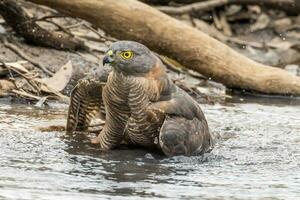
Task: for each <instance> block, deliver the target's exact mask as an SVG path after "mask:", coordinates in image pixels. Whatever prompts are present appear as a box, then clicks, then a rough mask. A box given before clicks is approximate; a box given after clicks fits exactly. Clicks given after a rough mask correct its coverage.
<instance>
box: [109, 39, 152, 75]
mask: <svg viewBox="0 0 300 200" xmlns="http://www.w3.org/2000/svg"><path fill="white" fill-rule="evenodd" d="M156 62H157V57H156V56H155V55H154V54H153V53H152V52H151V51H150V50H149V49H148V48H147V47H146V46H144V45H142V44H140V43H138V42H133V41H118V42H115V43H113V44H112V45H111V46H110V48H109V49H108V51H107V52H106V55H105V57H104V58H103V65H105V64H110V65H111V66H112V68H113V70H115V71H117V72H121V73H123V74H126V75H133V76H139V75H143V74H146V73H148V72H149V71H150V70H151V69H152V68H153V67H154V65H155V63H156Z"/></svg>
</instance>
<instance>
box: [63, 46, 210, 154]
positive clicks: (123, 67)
mask: <svg viewBox="0 0 300 200" xmlns="http://www.w3.org/2000/svg"><path fill="white" fill-rule="evenodd" d="M103 64H109V65H111V67H112V72H111V73H110V74H109V75H108V77H107V80H104V83H103V82H98V81H91V80H90V81H88V80H85V81H81V82H79V83H78V84H77V86H76V87H75V89H74V90H73V92H72V94H71V104H70V107H69V115H68V120H67V133H72V132H74V131H79V130H85V129H86V127H87V126H88V124H89V123H90V121H91V120H92V119H93V117H94V116H95V114H96V113H100V117H102V119H104V120H105V125H104V127H103V129H102V131H101V132H100V133H99V135H98V137H97V138H96V140H94V142H96V143H99V145H100V148H101V149H102V150H109V149H113V148H117V147H118V146H119V145H120V144H121V143H124V142H125V143H126V144H127V145H132V146H133V145H136V146H142V147H146V148H154V149H159V150H160V151H162V152H163V153H164V154H166V155H167V156H173V155H193V154H202V153H205V152H208V151H210V150H211V149H212V147H213V135H212V134H211V133H210V131H209V129H208V125H207V121H206V119H205V116H204V114H203V112H202V111H201V109H200V107H199V105H198V103H197V102H196V101H195V100H194V99H192V98H191V97H190V96H189V95H188V94H187V93H186V92H185V91H183V90H182V89H180V88H178V87H177V86H176V85H175V84H174V83H173V82H172V81H171V79H170V78H169V77H168V75H167V73H166V67H165V65H164V64H163V63H162V61H161V60H160V59H159V58H158V57H157V56H156V55H155V54H154V53H153V52H151V51H150V50H149V49H148V48H147V47H145V46H144V45H142V44H140V43H137V42H133V41H118V42H115V43H113V44H112V45H111V47H110V48H109V50H108V52H107V54H106V56H105V57H104V59H103Z"/></svg>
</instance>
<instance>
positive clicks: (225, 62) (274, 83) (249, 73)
mask: <svg viewBox="0 0 300 200" xmlns="http://www.w3.org/2000/svg"><path fill="white" fill-rule="evenodd" d="M27 1H31V2H35V3H38V4H43V5H46V6H50V7H52V8H54V9H57V10H59V11H60V12H62V13H65V14H69V15H71V16H73V17H80V18H83V19H85V20H87V21H90V22H91V23H93V24H94V25H95V26H98V27H101V28H102V29H103V30H104V31H106V32H107V33H109V34H111V35H112V36H114V37H116V38H119V39H127V40H135V41H138V42H141V43H143V44H145V45H147V46H148V47H150V48H151V49H152V50H154V51H157V52H159V53H160V54H164V55H166V56H169V57H170V58H173V59H174V60H177V61H179V62H180V63H181V64H183V65H184V66H186V67H188V68H190V69H192V70H195V71H198V72H200V73H201V74H203V75H205V76H207V77H210V78H212V79H213V80H215V81H219V82H221V83H223V84H225V85H226V86H228V87H231V88H242V89H250V90H255V91H259V92H263V93H271V94H294V95H300V77H296V76H294V75H292V74H290V73H288V72H286V71H284V70H282V69H278V68H273V67H270V66H266V65H263V64H260V63H257V62H255V61H252V60H250V59H249V58H247V57H245V56H243V55H241V54H239V53H237V52H236V51H234V50H233V49H231V48H230V47H228V46H226V45H225V44H223V43H221V42H219V41H217V40H215V39H213V38H212V37H210V36H208V35H206V34H204V33H202V32H201V31H198V30H196V29H194V28H192V27H190V26H188V25H185V24H184V23H182V22H180V21H178V20H176V19H174V18H172V17H170V16H168V15H166V14H163V13H162V12H160V11H158V10H156V9H154V8H151V7H150V6H148V5H146V4H144V3H141V2H138V1H135V0H127V1H123V0H115V1H111V0H101V1H98V0H27Z"/></svg>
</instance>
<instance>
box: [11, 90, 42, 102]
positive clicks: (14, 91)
mask: <svg viewBox="0 0 300 200" xmlns="http://www.w3.org/2000/svg"><path fill="white" fill-rule="evenodd" d="M12 92H13V93H15V94H17V95H20V96H23V97H27V98H30V99H34V100H40V99H41V97H38V96H35V95H33V94H29V93H27V92H25V91H20V90H12Z"/></svg>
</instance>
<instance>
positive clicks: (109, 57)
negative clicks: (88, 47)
mask: <svg viewBox="0 0 300 200" xmlns="http://www.w3.org/2000/svg"><path fill="white" fill-rule="evenodd" d="M112 55H113V51H112V50H109V51H108V52H107V54H106V55H105V56H104V58H103V61H102V64H103V66H104V65H105V64H111V63H112V62H113V61H114V59H113V58H112Z"/></svg>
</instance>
